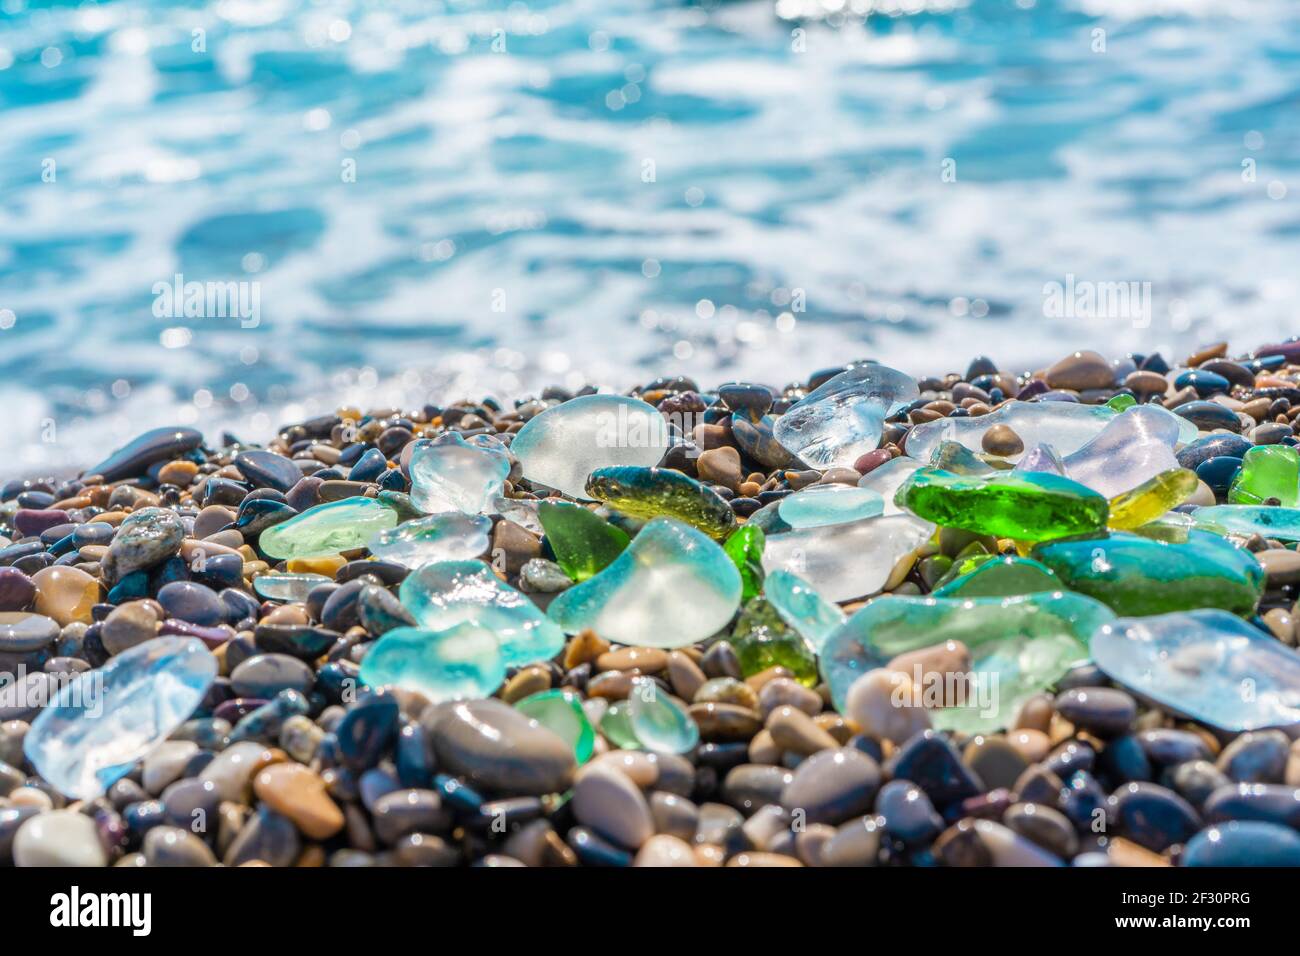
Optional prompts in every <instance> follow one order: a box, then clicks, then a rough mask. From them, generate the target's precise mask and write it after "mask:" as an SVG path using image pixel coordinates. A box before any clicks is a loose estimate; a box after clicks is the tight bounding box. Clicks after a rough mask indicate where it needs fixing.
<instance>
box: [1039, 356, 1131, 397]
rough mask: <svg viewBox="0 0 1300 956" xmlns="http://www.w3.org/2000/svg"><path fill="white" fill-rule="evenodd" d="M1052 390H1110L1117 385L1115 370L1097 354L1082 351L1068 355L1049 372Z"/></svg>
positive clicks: (1049, 382) (1048, 381)
mask: <svg viewBox="0 0 1300 956" xmlns="http://www.w3.org/2000/svg"><path fill="white" fill-rule="evenodd" d="M1046 377H1047V384H1048V386H1049V387H1051V388H1065V389H1070V390H1071V391H1075V392H1082V391H1085V390H1087V389H1092V388H1110V387H1111V386H1112V385H1114V384H1115V370H1114V368H1112V367H1111V364H1110V362H1108V361H1106V358H1105V357H1104V356H1102V355H1099V354H1098V353H1096V352H1089V351H1082V352H1075V353H1074V354H1073V355H1067V356H1066V357H1065V358H1063V359H1061V360H1060V361H1059V362H1057V363H1056V364H1055V365H1053V366H1052V367H1051V368H1049V369H1048V370H1047V376H1046Z"/></svg>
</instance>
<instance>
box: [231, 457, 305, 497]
mask: <svg viewBox="0 0 1300 956" xmlns="http://www.w3.org/2000/svg"><path fill="white" fill-rule="evenodd" d="M235 467H236V468H238V469H239V473H240V474H242V475H243V476H244V477H245V478H246V479H247V480H248V482H249V483H250V484H251V485H252V486H253V487H254V488H274V489H275V490H276V491H288V490H289V489H290V488H292V487H293V486H294V485H296V484H297V483H298V479H300V478H301V477H302V472H301V471H300V470H299V469H298V466H297V465H295V464H294V463H293V462H292V461H290V460H289V459H288V458H285V457H284V456H283V455H277V454H276V453H275V452H273V451H264V450H262V449H250V450H249V451H241V452H240V453H239V454H238V455H236V456H235Z"/></svg>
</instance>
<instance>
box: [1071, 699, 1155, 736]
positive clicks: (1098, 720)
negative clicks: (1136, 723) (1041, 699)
mask: <svg viewBox="0 0 1300 956" xmlns="http://www.w3.org/2000/svg"><path fill="white" fill-rule="evenodd" d="M1056 710H1057V712H1058V713H1059V714H1060V715H1061V716H1062V717H1064V718H1065V719H1066V720H1068V721H1070V723H1072V724H1074V725H1075V726H1077V727H1081V728H1083V729H1084V730H1087V731H1089V732H1091V733H1094V734H1096V735H1097V736H1099V737H1115V736H1118V735H1120V734H1122V733H1124V732H1125V731H1126V730H1128V728H1129V725H1130V724H1132V723H1133V720H1134V718H1136V717H1137V702H1136V701H1135V700H1133V698H1132V697H1130V696H1129V695H1128V694H1126V693H1125V692H1124V691H1122V690H1116V689H1114V688H1110V687H1076V688H1072V689H1070V690H1067V691H1065V692H1064V693H1062V694H1060V695H1058V696H1057V698H1056Z"/></svg>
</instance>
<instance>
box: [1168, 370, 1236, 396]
mask: <svg viewBox="0 0 1300 956" xmlns="http://www.w3.org/2000/svg"><path fill="white" fill-rule="evenodd" d="M1231 387H1232V383H1231V382H1229V381H1228V380H1227V379H1226V378H1224V377H1223V376H1222V375H1216V374H1214V373H1213V372H1207V371H1205V370H1204V369H1189V370H1188V371H1186V372H1183V373H1182V374H1181V375H1179V376H1178V377H1177V378H1175V379H1174V388H1178V389H1183V388H1192V389H1194V390H1195V391H1196V394H1197V395H1199V396H1200V397H1201V398H1209V397H1210V396H1211V395H1218V394H1219V393H1221V392H1222V393H1226V392H1227V391H1228V389H1230V388H1231Z"/></svg>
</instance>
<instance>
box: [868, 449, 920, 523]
mask: <svg viewBox="0 0 1300 956" xmlns="http://www.w3.org/2000/svg"><path fill="white" fill-rule="evenodd" d="M922 467H924V466H923V465H922V463H921V462H919V461H917V460H916V459H914V458H908V457H907V456H899V457H898V458H891V459H890V460H889V461H887V462H885V463H884V464H883V465H880V466H879V467H877V468H873V469H872V470H871V471H869V472H867V473H866V474H865V475H863V476H862V477H861V478H859V479H858V487H859V488H866V489H868V490H870V491H874V492H875V493H876V494H878V495H880V497H881V498H883V499H884V502H885V508H884V511H882V512H881V513H882V514H886V515H897V514H902V513H903V509H902V508H900V507H898V505H896V504H894V495H895V494H896V493H897V492H898V489H899V488H900V487H902V485H903V482H905V481H907V479H908V478H910V477H912V473H913V472H915V471H918V470H919V469H921V468H922Z"/></svg>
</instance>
